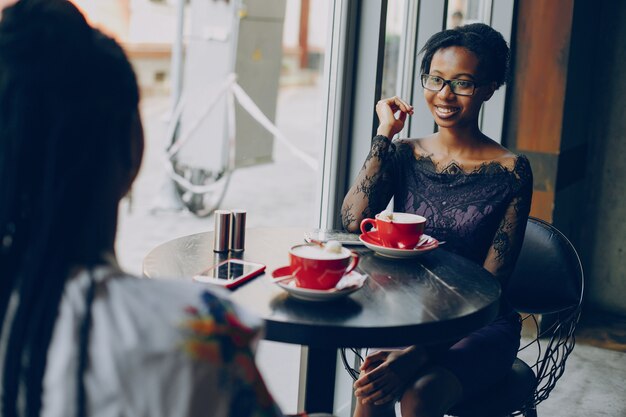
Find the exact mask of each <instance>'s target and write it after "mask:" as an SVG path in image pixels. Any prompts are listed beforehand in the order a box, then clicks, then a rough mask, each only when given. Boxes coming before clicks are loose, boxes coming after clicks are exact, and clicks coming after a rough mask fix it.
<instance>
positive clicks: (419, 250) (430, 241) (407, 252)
mask: <svg viewBox="0 0 626 417" xmlns="http://www.w3.org/2000/svg"><path fill="white" fill-rule="evenodd" d="M369 233H371V232H368V233H363V234H362V235H361V236H359V239H360V240H361V242H363V244H364V245H365V246H367V247H368V248H369V249H371V250H373V251H374V252H376V253H377V254H379V255H382V256H386V257H388V258H396V259H403V258H415V257H416V256H420V255H422V254H424V253H426V252H430V251H431V250H434V249H437V248H438V247H439V241H438V240H437V239H435V238H434V237H432V236H428V235H422V236H423V239H427V240H426V242H425V243H423V244H422V245H419V246H417V247H416V248H415V249H397V248H388V247H386V246H381V245H379V244H378V243H377V242H375V241H374V240H373V239H372V238H371V237H370V236H368V234H369ZM423 239H422V241H423Z"/></svg>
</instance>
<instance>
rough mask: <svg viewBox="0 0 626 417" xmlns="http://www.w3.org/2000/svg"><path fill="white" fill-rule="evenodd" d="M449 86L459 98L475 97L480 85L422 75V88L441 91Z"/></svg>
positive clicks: (466, 81)
mask: <svg viewBox="0 0 626 417" xmlns="http://www.w3.org/2000/svg"><path fill="white" fill-rule="evenodd" d="M445 85H447V86H448V87H450V90H451V91H452V92H453V93H454V94H457V95H459V96H471V95H474V91H475V90H476V87H478V86H479V85H478V84H477V83H475V82H474V81H470V80H446V79H443V78H441V77H438V76H436V75H430V74H422V87H424V88H425V89H427V90H430V91H441V90H443V87H444V86H445Z"/></svg>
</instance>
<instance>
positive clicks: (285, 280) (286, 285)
mask: <svg viewBox="0 0 626 417" xmlns="http://www.w3.org/2000/svg"><path fill="white" fill-rule="evenodd" d="M290 273H291V272H290V269H289V267H288V266H287V267H282V268H278V269H275V270H274V271H273V272H272V277H274V279H282V280H281V281H279V282H276V285H278V286H279V287H280V288H282V289H283V290H285V291H287V292H288V293H289V295H290V296H292V297H294V298H297V299H299V300H305V301H331V300H336V299H338V298H343V297H345V296H347V295H349V294H352V293H353V292H355V291H358V290H360V289H361V288H363V285H364V284H365V280H366V279H367V276H366V275H361V274H359V273H358V272H355V271H352V272H350V273H348V274H346V275H344V276H343V278H341V281H339V283H338V284H337V286H338V287H341V285H342V281H344V280H354V279H357V280H358V279H359V278H360V277H362V279H361V280H360V283H359V284H358V285H356V286H350V287H347V288H343V289H337V288H332V289H330V290H312V289H309V288H300V287H297V286H296V281H295V278H294V277H290V278H291V279H289V274H290ZM344 283H345V281H344Z"/></svg>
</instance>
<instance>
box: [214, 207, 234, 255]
mask: <svg viewBox="0 0 626 417" xmlns="http://www.w3.org/2000/svg"><path fill="white" fill-rule="evenodd" d="M213 215H214V216H215V239H214V241H213V251H214V252H228V249H229V248H230V222H231V217H232V214H231V212H230V211H229V210H215V211H214V212H213Z"/></svg>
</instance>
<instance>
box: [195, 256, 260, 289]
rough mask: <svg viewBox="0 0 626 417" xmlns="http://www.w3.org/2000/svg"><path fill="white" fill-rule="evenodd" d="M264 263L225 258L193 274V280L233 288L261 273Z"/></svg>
mask: <svg viewBox="0 0 626 417" xmlns="http://www.w3.org/2000/svg"><path fill="white" fill-rule="evenodd" d="M264 271H265V265H263V264H259V263H256V262H249V261H243V260H241V259H226V260H225V261H222V262H220V263H218V264H217V265H213V266H211V267H210V268H207V269H205V270H204V271H202V272H200V273H199V274H196V275H194V276H193V279H194V281H198V282H203V283H208V284H216V285H221V286H222V287H225V288H230V289H233V288H235V287H237V286H239V285H241V284H243V283H244V282H246V281H249V280H250V279H252V278H254V277H256V276H257V275H260V274H262V273H263V272H264Z"/></svg>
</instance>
